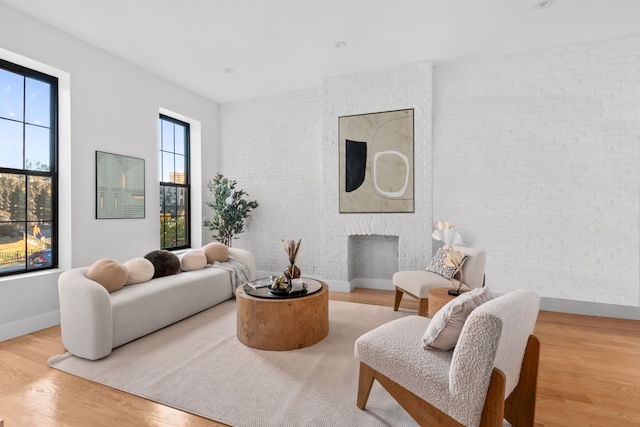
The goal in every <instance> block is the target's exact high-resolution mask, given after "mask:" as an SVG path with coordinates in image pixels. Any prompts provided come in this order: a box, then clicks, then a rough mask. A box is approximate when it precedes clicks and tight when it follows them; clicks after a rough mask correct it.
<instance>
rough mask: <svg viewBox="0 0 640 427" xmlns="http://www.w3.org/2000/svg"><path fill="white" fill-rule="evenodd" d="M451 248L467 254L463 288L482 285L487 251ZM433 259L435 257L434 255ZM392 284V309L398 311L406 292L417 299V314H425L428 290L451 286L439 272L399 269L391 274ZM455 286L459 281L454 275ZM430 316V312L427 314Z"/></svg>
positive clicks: (463, 269)
mask: <svg viewBox="0 0 640 427" xmlns="http://www.w3.org/2000/svg"><path fill="white" fill-rule="evenodd" d="M453 249H455V250H456V251H460V252H462V253H463V254H465V255H466V256H467V259H466V260H465V263H464V264H463V265H462V276H463V282H464V286H463V289H467V290H468V289H475V288H479V287H481V286H483V285H484V267H485V262H486V259H487V253H486V252H485V251H483V250H479V249H474V248H467V247H464V246H455V245H454V246H453ZM434 259H435V257H434ZM392 281H393V285H394V286H395V288H396V298H395V303H394V305H393V310H394V311H398V308H399V307H400V301H401V300H402V295H403V294H405V293H406V294H407V295H409V296H411V297H413V298H416V299H417V300H418V315H419V316H424V315H426V314H427V307H428V303H429V290H430V289H435V288H451V281H450V280H449V279H447V278H445V277H443V276H441V275H440V274H437V273H434V272H432V271H426V270H419V271H399V272H397V273H395V274H394V275H393V279H392ZM453 282H454V283H455V284H456V286H457V285H458V284H459V281H458V280H457V279H456V278H455V277H454V278H453ZM429 316H431V314H429Z"/></svg>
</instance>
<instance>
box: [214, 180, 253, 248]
mask: <svg viewBox="0 0 640 427" xmlns="http://www.w3.org/2000/svg"><path fill="white" fill-rule="evenodd" d="M237 184H238V183H237V181H235V180H230V179H228V178H225V177H224V175H222V174H221V173H219V172H218V174H217V175H216V177H215V178H214V179H213V180H210V181H209V183H208V184H207V187H208V188H209V191H210V192H211V193H212V194H213V201H212V202H207V203H206V205H207V206H209V207H210V208H211V209H213V219H212V220H208V219H207V218H205V219H204V222H203V225H204V226H205V227H208V228H209V230H211V231H215V232H216V234H214V235H212V237H213V238H214V239H216V240H217V241H218V242H221V243H224V244H225V245H227V246H228V247H231V242H232V240H233V239H237V238H238V237H237V235H238V234H240V233H242V232H243V231H244V220H245V219H246V218H248V217H249V213H250V212H251V210H252V209H255V208H257V207H258V202H256V201H255V200H246V199H245V196H249V194H247V193H246V192H245V191H244V190H236V185H237Z"/></svg>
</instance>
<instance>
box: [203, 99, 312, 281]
mask: <svg viewBox="0 0 640 427" xmlns="http://www.w3.org/2000/svg"><path fill="white" fill-rule="evenodd" d="M220 122H221V132H222V136H221V140H222V141H224V143H223V144H222V152H221V154H222V158H221V162H220V164H221V165H223V166H222V171H221V172H222V173H224V174H225V176H227V177H229V178H232V179H235V180H237V181H238V186H239V188H242V189H244V190H245V191H247V192H248V193H249V195H250V198H251V199H252V200H257V201H258V203H259V204H260V205H259V206H258V208H257V209H256V210H254V211H253V213H252V216H251V218H249V220H248V222H247V226H246V231H245V232H244V233H243V234H240V236H239V237H240V238H239V239H238V240H236V241H234V243H233V244H234V246H237V247H241V248H246V249H249V250H251V251H252V252H253V253H254V254H255V256H256V267H257V269H258V270H262V271H274V272H275V271H280V270H284V269H285V268H286V267H287V264H288V259H287V255H286V253H285V252H284V251H283V250H282V247H281V240H282V239H302V244H301V246H300V254H299V259H298V260H297V261H298V263H299V266H300V268H301V270H302V272H303V273H304V274H317V270H318V267H317V265H318V264H317V259H318V257H319V252H320V250H319V246H320V245H319V242H320V239H321V236H322V234H323V229H322V226H321V223H322V218H321V212H320V203H321V198H320V192H321V186H320V183H321V166H322V163H321V161H320V157H321V155H322V150H321V146H320V144H321V140H322V138H321V114H320V89H319V88H316V89H309V90H303V91H298V92H293V93H288V94H284V95H277V96H271V97H266V98H260V99H256V100H251V101H246V102H239V103H234V104H225V105H223V106H222V107H221V119H220ZM206 211H208V212H210V209H208V208H207V209H206Z"/></svg>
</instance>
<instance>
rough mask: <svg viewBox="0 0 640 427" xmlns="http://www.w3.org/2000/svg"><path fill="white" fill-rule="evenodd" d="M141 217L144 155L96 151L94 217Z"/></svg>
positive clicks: (142, 211)
mask: <svg viewBox="0 0 640 427" xmlns="http://www.w3.org/2000/svg"><path fill="white" fill-rule="evenodd" d="M113 218H144V159H139V158H137V157H129V156H123V155H121V154H112V153H105V152H103V151H96V219H113Z"/></svg>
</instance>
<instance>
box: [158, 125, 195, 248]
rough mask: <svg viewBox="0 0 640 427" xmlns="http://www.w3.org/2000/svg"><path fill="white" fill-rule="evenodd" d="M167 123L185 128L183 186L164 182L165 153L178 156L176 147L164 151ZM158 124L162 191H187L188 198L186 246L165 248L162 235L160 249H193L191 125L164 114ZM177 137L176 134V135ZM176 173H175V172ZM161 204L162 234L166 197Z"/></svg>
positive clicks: (185, 210)
mask: <svg viewBox="0 0 640 427" xmlns="http://www.w3.org/2000/svg"><path fill="white" fill-rule="evenodd" d="M163 120H164V121H167V122H171V123H173V124H174V125H176V124H177V125H180V126H183V127H184V128H185V139H184V140H185V144H184V145H185V146H184V157H185V160H184V163H185V164H184V183H183V184H178V183H175V182H167V181H162V174H163V161H164V160H163V153H172V154H173V155H174V156H175V155H176V154H177V153H176V151H175V147H174V150H173V151H167V150H163V149H162V144H163V139H162V138H163V134H162V132H163V126H162V121H163ZM158 123H159V135H158V143H159V147H158V151H159V154H160V156H159V169H160V190H161V192H162V193H163V194H165V192H166V189H167V188H175V189H176V192H177V191H178V189H180V188H182V189H184V190H185V193H186V197H187V203H186V204H185V209H184V219H185V231H184V233H185V237H184V239H185V244H184V245H178V246H164V244H163V239H162V235H160V236H159V237H160V249H164V250H168V251H175V250H181V249H189V248H191V124H190V123H187V122H185V121H182V120H179V119H176V118H174V117H171V116H168V115H166V114H162V113H160V115H159V118H158ZM174 137H175V134H174ZM174 172H175V171H174ZM160 197H161V199H160V202H161V203H163V204H162V206H161V211H160V212H159V214H160V218H159V219H160V232H162V230H163V221H166V219H165V218H163V216H162V215H163V213H164V212H166V210H167V209H166V200H165V198H164V196H160Z"/></svg>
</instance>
